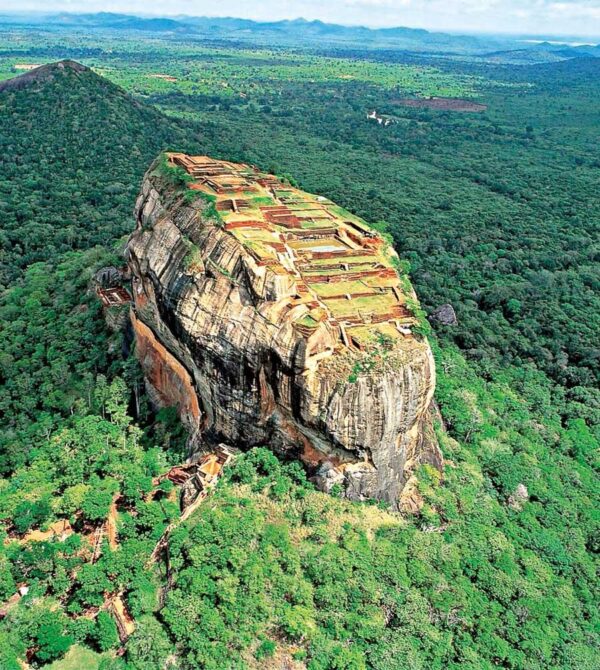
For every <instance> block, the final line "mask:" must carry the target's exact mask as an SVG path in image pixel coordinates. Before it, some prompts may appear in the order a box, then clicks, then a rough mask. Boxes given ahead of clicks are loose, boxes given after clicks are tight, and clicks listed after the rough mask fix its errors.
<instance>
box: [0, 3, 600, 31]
mask: <svg viewBox="0 0 600 670" xmlns="http://www.w3.org/2000/svg"><path fill="white" fill-rule="evenodd" d="M29 10H34V11H44V12H48V11H55V10H56V11H69V12H96V11H105V12H119V13H130V14H137V15H146V16H147V15H150V14H151V15H157V16H169V15H170V16H172V15H177V14H187V15H189V16H236V17H243V18H250V19H255V20H259V21H264V20H269V21H270V20H279V19H293V18H298V17H304V18H306V19H321V20H323V21H328V22H332V23H342V24H347V25H356V24H361V25H368V26H372V27H381V26H410V27H418V28H427V29H429V30H440V31H451V32H460V31H465V32H479V31H481V32H509V33H513V34H516V33H520V34H524V33H529V34H554V35H572V36H578V35H579V36H594V37H600V0H219V2H215V1H214V0H211V1H206V0H168V1H159V2H156V1H154V2H153V1H152V0H50V1H48V0H0V11H29Z"/></svg>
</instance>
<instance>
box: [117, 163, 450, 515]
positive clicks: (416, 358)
mask: <svg viewBox="0 0 600 670" xmlns="http://www.w3.org/2000/svg"><path fill="white" fill-rule="evenodd" d="M186 161H187V162H186ZM194 161H195V162H194ZM175 165H180V166H183V168H185V170H186V173H187V174H188V175H189V176H186V173H184V169H183V168H181V167H179V168H174V166H175ZM136 216H137V226H136V230H135V232H134V233H133V235H132V236H131V238H130V241H129V243H128V247H127V258H128V263H129V266H130V270H131V273H132V277H133V285H132V288H133V298H134V306H133V308H132V311H133V324H134V330H135V334H136V340H137V353H138V356H139V358H140V361H141V363H142V367H143V369H144V372H145V374H146V378H147V383H148V386H149V388H150V390H151V392H152V395H153V397H154V399H155V401H157V402H159V403H160V404H162V405H165V404H167V405H169V404H170V405H177V406H178V407H179V410H180V414H181V416H182V417H183V419H184V420H185V421H186V422H187V424H188V425H189V427H190V428H191V430H192V433H193V434H194V435H195V436H197V439H196V443H197V444H209V445H210V444H218V443H220V442H224V443H227V444H230V445H233V446H236V447H240V448H248V447H251V446H257V445H267V446H269V447H270V448H272V449H273V450H275V451H276V452H279V453H282V454H288V455H293V456H295V457H298V458H300V459H301V460H302V461H303V462H304V463H305V464H306V465H307V466H308V467H309V468H310V470H311V473H312V474H313V475H314V477H315V481H316V482H317V483H318V484H319V485H320V486H321V487H322V488H325V489H327V488H331V486H333V484H336V483H337V484H339V485H340V486H341V488H342V490H343V491H345V493H346V495H347V496H348V497H351V498H354V499H365V498H378V499H383V500H386V501H389V502H390V503H391V504H392V505H393V506H395V507H397V506H398V505H399V501H400V496H401V493H402V489H403V487H404V486H405V484H406V482H407V481H408V480H409V479H410V478H411V477H412V475H413V473H414V471H415V468H416V466H417V465H418V464H420V463H423V462H427V463H430V464H431V465H433V466H434V467H437V468H441V455H440V452H439V449H438V447H437V443H436V440H435V435H434V433H433V430H432V428H431V418H430V405H431V401H432V397H433V392H434V386H435V366H434V361H433V357H432V354H431V350H430V348H429V345H428V343H427V340H426V339H425V338H423V337H421V336H419V335H417V334H416V333H415V332H414V331H415V323H416V322H415V319H414V317H412V315H411V313H410V309H409V307H408V305H409V304H410V303H411V301H412V300H414V294H413V293H412V289H411V288H410V285H408V284H407V283H406V281H404V282H403V281H401V280H400V279H399V278H398V277H397V275H396V274H395V272H393V271H392V270H391V266H392V265H393V262H394V259H395V254H394V252H393V251H392V250H391V249H390V248H388V247H387V245H385V243H384V242H383V240H381V238H379V237H378V236H376V235H375V234H374V233H373V232H372V231H370V230H369V229H368V228H367V227H366V225H365V224H364V222H361V221H360V220H359V219H356V217H352V215H350V214H349V213H347V212H344V211H343V210H341V209H340V208H337V207H335V205H333V203H329V201H326V200H325V199H323V198H318V197H317V196H310V195H309V194H304V193H302V192H300V191H297V190H296V189H292V188H291V187H289V186H284V185H282V184H280V183H279V182H277V181H276V180H275V179H274V178H273V177H272V176H270V175H264V174H262V173H258V172H257V171H255V170H253V169H252V168H249V167H248V166H235V165H233V164H228V163H221V162H217V161H211V160H210V159H207V158H204V157H202V158H197V159H191V158H189V157H185V156H183V157H182V156H180V155H172V156H170V157H169V163H168V164H166V165H165V164H164V163H161V164H157V165H155V166H154V167H153V168H152V169H151V170H150V171H149V172H148V174H147V175H146V178H145V180H144V183H143V186H142V191H141V193H140V196H139V199H138V202H137V205H136ZM413 486H414V478H413V479H412V480H411V487H413Z"/></svg>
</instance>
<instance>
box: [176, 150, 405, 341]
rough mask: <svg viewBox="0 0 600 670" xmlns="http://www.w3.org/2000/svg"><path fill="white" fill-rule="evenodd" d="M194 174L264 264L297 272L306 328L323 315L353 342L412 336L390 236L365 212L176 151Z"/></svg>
mask: <svg viewBox="0 0 600 670" xmlns="http://www.w3.org/2000/svg"><path fill="white" fill-rule="evenodd" d="M168 158H169V160H170V162H171V163H172V164H173V165H177V166H179V167H182V168H184V169H185V170H186V171H187V172H188V174H190V175H191V176H193V177H194V181H193V182H191V183H190V185H189V188H191V189H194V190H198V191H202V192H203V193H205V194H207V195H209V196H212V198H213V199H214V200H215V207H216V209H217V211H218V212H219V214H220V216H221V219H222V220H223V222H224V228H225V230H226V231H228V232H229V233H230V234H231V235H233V236H234V237H235V238H236V239H237V240H238V241H239V242H240V244H242V245H243V246H244V248H245V249H246V250H247V251H248V252H249V253H250V254H252V256H253V257H254V259H255V260H256V262H257V264H258V265H259V266H268V267H269V269H270V270H272V271H274V272H276V273H291V274H293V275H294V276H295V277H297V288H298V294H297V296H296V298H295V300H294V303H293V304H294V305H297V304H301V303H304V304H305V305H306V306H307V307H308V309H309V312H308V313H307V314H305V315H304V316H302V317H301V318H299V319H298V321H297V322H295V326H297V327H298V328H299V329H300V330H303V331H306V332H307V334H308V333H309V332H310V331H311V330H312V329H314V328H316V327H317V325H318V323H319V322H320V321H322V320H325V319H327V320H329V321H330V322H332V323H333V324H335V325H338V326H339V327H340V330H341V334H342V339H343V341H344V343H345V344H346V345H347V346H355V347H358V348H360V349H363V348H366V347H368V346H369V344H372V341H373V336H374V335H376V334H377V333H378V332H379V333H381V334H383V335H385V336H386V337H391V338H398V337H401V338H404V337H409V336H410V332H411V331H410V329H411V326H413V325H414V324H415V323H416V320H415V318H414V317H413V316H412V314H411V312H410V311H409V309H408V308H407V307H406V298H407V296H406V295H405V294H404V292H403V290H402V288H401V286H400V281H399V278H398V276H397V274H396V272H395V270H394V269H393V267H392V265H391V262H390V258H389V256H388V252H387V251H386V243H385V242H384V240H383V239H382V238H381V237H380V236H379V235H377V233H376V232H375V231H373V230H371V229H370V228H369V226H368V225H367V224H366V223H365V222H364V221H362V220H361V219H360V218H359V217H357V216H354V215H353V214H351V213H350V212H347V211H346V210H344V209H343V208H341V207H339V206H337V205H335V204H334V203H332V202H331V201H330V200H328V199H327V198H324V197H322V196H318V195H312V194H310V193H305V192H304V191H300V190H299V189H296V188H293V187H292V186H289V185H286V184H284V183H282V182H281V181H280V180H279V179H278V178H277V177H275V176H273V175H269V174H266V173H263V172H260V171H259V170H257V169H256V168H254V167H252V166H249V165H245V164H237V163H230V162H227V161H219V160H215V159H212V158H209V157H207V156H187V155H185V154H179V153H170V154H168Z"/></svg>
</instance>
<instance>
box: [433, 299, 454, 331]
mask: <svg viewBox="0 0 600 670" xmlns="http://www.w3.org/2000/svg"><path fill="white" fill-rule="evenodd" d="M431 320H432V321H434V322H436V323H439V324H441V325H442V326H457V325H458V319H457V318H456V312H455V311H454V307H452V305H449V304H448V303H446V304H445V305H440V306H439V307H437V308H436V309H434V310H433V312H432V313H431Z"/></svg>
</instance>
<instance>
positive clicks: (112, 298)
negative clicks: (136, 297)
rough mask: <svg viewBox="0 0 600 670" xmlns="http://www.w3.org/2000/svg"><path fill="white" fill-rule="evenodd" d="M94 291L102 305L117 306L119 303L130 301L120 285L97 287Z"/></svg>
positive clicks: (124, 303)
mask: <svg viewBox="0 0 600 670" xmlns="http://www.w3.org/2000/svg"><path fill="white" fill-rule="evenodd" d="M96 293H97V294H98V297H99V298H100V301H101V302H102V304H103V305H104V307H118V306H119V305H127V304H129V303H130V302H131V296H130V295H129V293H128V292H127V290H126V289H124V288H123V287H122V286H113V287H112V288H99V289H97V290H96Z"/></svg>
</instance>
